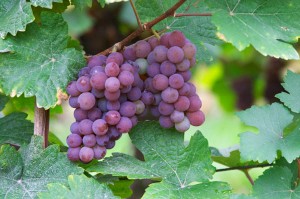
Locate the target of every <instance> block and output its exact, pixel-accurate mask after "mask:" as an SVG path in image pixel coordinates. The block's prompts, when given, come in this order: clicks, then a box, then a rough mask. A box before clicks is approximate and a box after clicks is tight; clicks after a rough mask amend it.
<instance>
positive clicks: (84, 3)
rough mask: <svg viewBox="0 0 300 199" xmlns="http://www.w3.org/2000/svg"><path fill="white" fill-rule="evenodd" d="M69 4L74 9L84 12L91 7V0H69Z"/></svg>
mask: <svg viewBox="0 0 300 199" xmlns="http://www.w3.org/2000/svg"><path fill="white" fill-rule="evenodd" d="M71 4H72V5H75V9H78V10H84V9H86V8H87V7H91V6H92V0H71Z"/></svg>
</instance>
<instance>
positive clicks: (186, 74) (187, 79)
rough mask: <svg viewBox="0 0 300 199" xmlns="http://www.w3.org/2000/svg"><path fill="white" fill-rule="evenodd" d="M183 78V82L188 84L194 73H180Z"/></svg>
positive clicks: (188, 71)
mask: <svg viewBox="0 0 300 199" xmlns="http://www.w3.org/2000/svg"><path fill="white" fill-rule="evenodd" d="M178 74H180V75H181V76H182V77H183V80H184V81H185V82H188V81H189V80H190V79H191V77H192V72H191V71H190V70H187V71H184V72H178Z"/></svg>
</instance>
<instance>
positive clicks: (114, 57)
mask: <svg viewBox="0 0 300 199" xmlns="http://www.w3.org/2000/svg"><path fill="white" fill-rule="evenodd" d="M123 61H124V58H123V55H122V54H121V53H119V52H112V53H110V55H108V57H107V60H106V64H107V65H108V64H109V63H116V64H117V65H119V66H120V65H121V64H122V63H123ZM107 65H106V67H107ZM114 77H115V76H114Z"/></svg>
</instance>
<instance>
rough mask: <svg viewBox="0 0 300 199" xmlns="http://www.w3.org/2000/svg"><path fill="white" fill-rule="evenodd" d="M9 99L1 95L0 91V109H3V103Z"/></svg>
mask: <svg viewBox="0 0 300 199" xmlns="http://www.w3.org/2000/svg"><path fill="white" fill-rule="evenodd" d="M8 101H9V97H7V96H5V95H3V94H2V93H0V111H2V110H3V108H4V107H5V104H6V103H7V102H8Z"/></svg>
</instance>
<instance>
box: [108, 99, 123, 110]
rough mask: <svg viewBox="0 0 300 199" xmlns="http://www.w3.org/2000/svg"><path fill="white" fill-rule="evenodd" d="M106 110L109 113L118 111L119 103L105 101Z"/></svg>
mask: <svg viewBox="0 0 300 199" xmlns="http://www.w3.org/2000/svg"><path fill="white" fill-rule="evenodd" d="M106 106H107V110H109V111H118V110H119V109H120V106H121V104H120V102H119V101H107V104H106Z"/></svg>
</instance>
